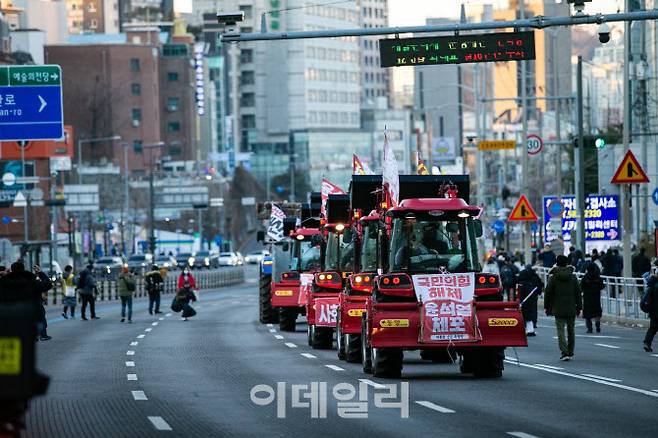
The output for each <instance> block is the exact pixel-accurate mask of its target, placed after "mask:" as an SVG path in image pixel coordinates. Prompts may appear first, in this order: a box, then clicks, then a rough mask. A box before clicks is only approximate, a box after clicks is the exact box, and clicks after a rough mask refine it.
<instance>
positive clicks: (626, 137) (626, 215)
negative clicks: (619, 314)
mask: <svg viewBox="0 0 658 438" xmlns="http://www.w3.org/2000/svg"><path fill="white" fill-rule="evenodd" d="M628 10H629V0H625V1H624V11H625V12H628ZM630 57H631V23H630V21H626V22H624V94H623V96H624V130H623V146H624V151H627V150H628V149H630V146H631V106H630V98H631V93H630V65H629V64H630ZM620 190H621V205H622V208H621V211H622V226H623V232H622V236H621V241H622V255H623V260H624V273H623V275H624V277H630V276H631V275H632V270H631V232H632V230H633V225H632V221H631V184H624V185H622V186H621V188H620Z"/></svg>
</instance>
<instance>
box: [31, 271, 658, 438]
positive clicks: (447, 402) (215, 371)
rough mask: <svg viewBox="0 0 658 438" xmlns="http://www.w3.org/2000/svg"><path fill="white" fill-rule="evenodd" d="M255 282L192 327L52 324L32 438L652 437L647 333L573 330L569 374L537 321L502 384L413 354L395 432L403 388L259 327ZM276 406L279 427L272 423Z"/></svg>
mask: <svg viewBox="0 0 658 438" xmlns="http://www.w3.org/2000/svg"><path fill="white" fill-rule="evenodd" d="M249 269H250V271H249V275H247V278H248V279H250V280H248V282H247V283H245V284H244V285H243V286H238V287H232V288H227V289H220V290H216V291H211V292H206V293H203V295H202V299H201V301H200V304H199V305H198V306H197V310H198V312H199V313H198V315H197V317H195V318H193V319H192V320H191V321H188V322H184V321H181V320H180V318H179V317H178V316H177V315H176V314H173V315H169V314H164V315H159V317H153V316H150V315H148V314H147V313H146V311H145V310H144V309H145V303H143V302H140V303H137V304H136V309H135V310H136V315H135V317H134V322H133V324H130V325H129V324H121V323H120V322H119V321H118V306H117V305H116V304H106V305H103V306H101V307H102V309H101V313H100V314H101V316H102V317H103V318H102V319H101V320H97V321H89V322H83V321H80V320H76V321H70V320H69V321H64V320H61V318H60V319H57V318H55V317H53V318H52V324H51V334H52V335H53V340H52V341H49V342H44V343H39V344H38V349H39V365H40V368H41V369H42V370H43V371H45V372H46V373H48V374H50V375H51V376H52V385H51V388H50V391H49V393H48V395H47V396H46V397H43V398H39V399H37V400H35V402H34V403H33V405H32V409H31V411H30V414H29V417H28V431H29V436H34V437H76V436H80V437H82V436H84V437H132V436H143V437H150V436H153V437H157V436H194V437H197V436H198V437H219V436H222V437H223V436H268V437H269V436H320V435H322V436H347V435H350V436H359V435H365V434H368V435H370V436H376V437H388V436H391V437H393V436H409V435H413V436H422V435H426V436H445V437H459V436H465V437H470V436H476V435H480V436H500V437H503V436H518V437H532V436H536V437H558V436H559V437H563V436H570V437H577V436H583V437H585V436H593V435H596V436H609V437H629V436H633V437H643V436H646V437H649V436H652V437H653V436H656V428H655V418H656V412H658V410H657V408H658V377H657V375H658V355H649V354H646V353H644V352H643V351H642V349H641V342H640V340H641V338H642V335H643V332H642V331H639V330H635V329H626V328H619V327H608V326H605V325H604V327H603V333H602V334H601V335H598V336H597V335H593V336H585V334H584V331H585V329H584V327H582V325H583V324H581V323H580V321H579V325H580V327H578V328H577V332H578V339H577V344H576V356H575V359H574V360H573V361H571V362H567V363H564V362H560V361H559V360H558V356H559V353H558V350H557V341H556V340H555V339H554V329H553V327H552V325H551V321H550V320H549V319H543V320H542V321H541V322H540V327H539V330H538V336H537V337H536V338H531V339H530V347H529V348H527V349H517V350H516V351H515V350H512V349H509V350H507V357H508V360H507V362H506V364H505V366H506V370H505V375H504V377H503V378H502V379H496V380H479V379H474V378H473V377H470V376H463V375H461V374H459V372H458V369H457V366H455V365H433V364H428V363H423V362H422V361H421V360H420V358H419V357H418V355H417V354H415V353H409V354H408V355H407V356H406V358H405V365H404V370H403V379H402V380H403V381H404V382H408V383H409V414H408V416H409V418H405V419H402V418H400V417H401V415H402V410H401V408H400V407H382V403H383V402H390V401H391V400H386V399H384V400H382V399H381V397H382V394H384V395H386V394H388V390H387V389H384V388H381V387H380V386H381V385H382V384H388V383H396V384H397V383H399V382H395V381H392V380H390V381H389V380H386V379H374V378H372V376H365V375H363V374H362V373H361V369H360V365H356V364H347V363H345V362H341V361H339V360H338V359H337V358H336V353H335V351H333V350H331V351H329V350H327V351H317V350H312V349H310V347H307V346H306V334H305V330H306V327H305V325H304V324H303V323H299V324H298V328H297V330H298V331H297V332H296V333H279V331H278V329H277V327H267V326H265V325H261V324H259V323H258V321H257V300H256V298H257V297H256V294H257V292H256V290H257V288H256V283H255V280H254V279H255V277H256V274H255V269H254V268H249ZM517 361H518V362H517ZM360 379H363V380H360ZM277 382H281V383H279V385H283V383H284V382H285V384H286V387H285V391H281V392H279V393H278V397H277V398H275V400H273V401H272V403H271V404H269V405H264V406H259V405H257V404H255V403H253V402H252V400H251V398H250V391H251V390H252V388H253V387H254V386H256V385H268V386H270V387H272V388H273V390H274V389H277ZM312 382H319V384H320V388H325V386H324V385H325V384H326V391H327V396H326V418H311V417H312V410H311V407H310V406H309V407H301V406H302V405H303V404H304V402H308V393H309V391H308V390H307V391H301V392H300V391H299V390H297V391H294V389H296V388H292V386H291V385H293V384H295V385H310V384H311V383H312ZM338 384H350V385H352V386H353V387H354V388H356V389H357V390H360V394H361V397H363V398H365V397H367V400H368V401H367V416H368V418H367V419H345V418H341V417H339V415H338V410H337V400H336V399H335V398H334V396H333V394H332V390H333V389H335V386H336V385H338ZM359 385H360V386H361V388H359ZM396 388H397V389H398V390H399V389H400V386H399V385H396ZM340 391H341V393H345V391H347V389H346V388H343V389H341V390H340ZM273 392H274V391H273ZM293 392H295V393H298V396H297V397H296V402H297V403H296V406H298V407H293V404H292V403H293V401H292V398H294V397H293ZM255 395H256V396H257V397H258V398H259V400H265V399H266V398H267V397H268V396H269V394H268V393H267V392H258V393H257V394H255ZM283 397H285V400H284V399H283ZM375 397H377V402H375ZM358 398H359V396H358V395H356V398H355V399H353V400H351V401H358ZM319 399H320V400H322V399H324V397H320V398H319ZM398 399H399V397H398ZM281 400H283V401H282V402H280V401H281ZM263 403H264V402H263ZM277 405H280V406H281V407H285V412H284V411H283V409H281V410H279V414H281V415H280V416H282V417H285V418H277ZM314 405H315V404H314ZM317 406H319V407H317V408H316V409H314V411H315V413H316V414H317V415H316V416H319V417H324V416H325V415H323V413H324V412H323V408H322V403H320V404H318V405H317Z"/></svg>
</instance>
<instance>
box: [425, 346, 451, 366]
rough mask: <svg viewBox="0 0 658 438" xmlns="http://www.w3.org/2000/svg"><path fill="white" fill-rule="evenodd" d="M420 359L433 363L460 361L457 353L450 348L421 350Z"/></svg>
mask: <svg viewBox="0 0 658 438" xmlns="http://www.w3.org/2000/svg"><path fill="white" fill-rule="evenodd" d="M420 358H421V359H423V360H431V361H432V362H433V363H455V362H457V359H458V357H457V353H455V351H454V350H450V349H448V348H439V349H427V350H420Z"/></svg>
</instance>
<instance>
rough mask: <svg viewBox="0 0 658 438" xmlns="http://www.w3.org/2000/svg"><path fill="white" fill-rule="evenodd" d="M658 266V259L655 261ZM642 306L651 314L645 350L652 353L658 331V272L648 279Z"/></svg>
mask: <svg viewBox="0 0 658 438" xmlns="http://www.w3.org/2000/svg"><path fill="white" fill-rule="evenodd" d="M655 264H656V266H658V260H656V262H655ZM640 308H641V309H642V311H643V312H646V313H648V314H649V328H648V329H647V333H646V335H644V351H646V352H647V353H651V352H652V351H653V349H652V348H651V344H652V343H653V338H654V337H655V336H656V333H658V274H651V276H650V277H649V280H648V281H647V288H646V290H645V292H644V295H643V296H642V300H641V301H640Z"/></svg>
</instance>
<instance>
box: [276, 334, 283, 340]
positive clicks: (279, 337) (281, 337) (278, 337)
mask: <svg viewBox="0 0 658 438" xmlns="http://www.w3.org/2000/svg"><path fill="white" fill-rule="evenodd" d="M274 337H275V338H276V339H283V336H281V335H274Z"/></svg>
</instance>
